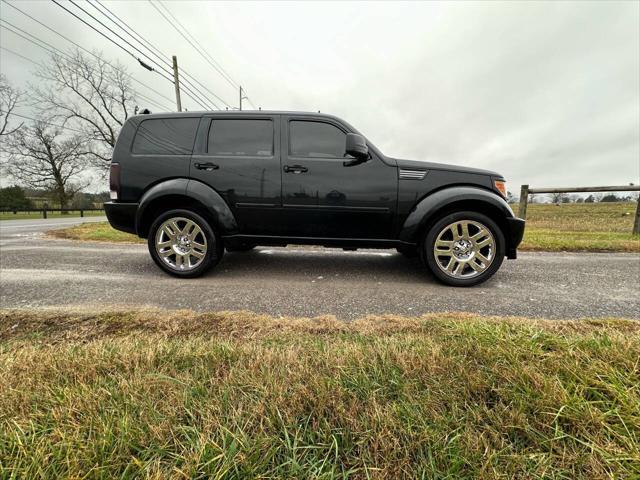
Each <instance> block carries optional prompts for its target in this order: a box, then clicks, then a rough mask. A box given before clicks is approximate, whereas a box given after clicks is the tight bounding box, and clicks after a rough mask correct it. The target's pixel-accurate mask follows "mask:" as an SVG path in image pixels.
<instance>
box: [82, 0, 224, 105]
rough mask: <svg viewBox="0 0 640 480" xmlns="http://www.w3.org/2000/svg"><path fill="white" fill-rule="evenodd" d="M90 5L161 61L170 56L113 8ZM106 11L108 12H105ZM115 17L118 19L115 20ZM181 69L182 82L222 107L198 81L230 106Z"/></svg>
mask: <svg viewBox="0 0 640 480" xmlns="http://www.w3.org/2000/svg"><path fill="white" fill-rule="evenodd" d="M89 5H91V6H92V7H93V8H94V9H95V10H97V11H98V12H100V13H101V14H102V15H103V16H104V17H106V18H107V19H109V20H110V21H111V22H112V23H113V24H114V25H116V26H118V28H120V29H121V30H122V31H123V32H125V33H126V34H127V35H129V36H130V37H131V38H133V39H135V41H137V42H138V43H140V44H141V46H142V47H144V48H145V49H146V50H147V51H149V52H150V53H151V54H152V55H153V56H154V57H156V58H158V59H160V61H161V62H164V61H166V59H167V58H169V56H168V55H166V54H165V53H163V52H162V51H160V49H159V48H158V47H156V46H155V45H153V44H152V43H151V42H150V41H148V40H147V39H146V38H144V37H143V36H142V35H140V34H139V33H138V32H136V31H135V30H134V29H133V28H131V27H130V26H129V24H127V23H126V22H125V21H124V20H122V19H121V18H120V17H118V16H117V15H116V14H114V13H113V12H112V11H111V10H109V8H108V7H106V6H105V5H103V4H102V3H100V2H90V3H89ZM97 5H100V7H101V8H102V10H101V9H100V8H98V6H97ZM105 11H106V12H107V13H105ZM114 18H115V19H116V20H117V21H116V20H114ZM179 71H181V72H182V74H183V80H182V82H183V83H187V84H188V85H191V87H192V88H194V89H196V91H198V92H199V93H200V94H201V95H202V96H203V97H205V98H206V99H207V100H208V101H209V102H210V103H211V104H212V105H213V106H215V107H216V108H217V109H220V106H219V105H217V104H216V103H215V102H213V101H212V100H211V99H210V98H209V97H207V96H206V95H205V94H204V93H202V92H201V91H200V90H198V89H197V88H196V87H194V86H193V85H192V84H191V82H193V83H196V84H197V85H198V86H199V87H201V88H202V89H204V90H206V91H207V92H208V93H209V94H210V95H212V96H213V97H215V98H216V99H218V100H219V101H220V102H222V103H223V104H224V105H227V106H230V105H229V104H228V103H227V102H226V101H225V100H224V99H223V98H221V97H220V96H218V95H217V94H216V93H215V92H212V91H211V90H210V89H209V88H208V87H207V86H206V85H204V84H203V83H202V82H200V81H199V80H198V79H197V78H195V77H194V76H193V75H191V74H190V73H189V72H187V71H186V70H185V69H184V68H182V67H179Z"/></svg>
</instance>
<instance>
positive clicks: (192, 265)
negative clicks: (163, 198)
mask: <svg viewBox="0 0 640 480" xmlns="http://www.w3.org/2000/svg"><path fill="white" fill-rule="evenodd" d="M147 244H148V246H149V253H151V257H152V258H153V260H154V261H155V262H156V264H157V265H158V266H159V267H160V268H162V269H163V270H164V271H165V272H167V273H169V274H171V275H174V276H176V277H182V278H193V277H198V276H200V275H202V274H203V273H205V272H206V271H207V270H209V269H210V268H211V267H213V266H214V265H215V264H217V263H218V262H219V261H220V259H221V258H222V253H223V249H222V243H221V242H220V239H219V237H218V236H217V235H216V233H215V231H214V230H213V228H212V227H211V226H210V225H209V223H208V222H207V221H206V220H205V219H204V218H202V217H201V216H200V215H198V214H197V213H195V212H193V211H191V210H183V209H176V210H170V211H168V212H165V213H163V214H162V215H160V216H159V217H158V218H156V220H155V221H154V222H153V225H151V229H150V231H149V238H148V242H147Z"/></svg>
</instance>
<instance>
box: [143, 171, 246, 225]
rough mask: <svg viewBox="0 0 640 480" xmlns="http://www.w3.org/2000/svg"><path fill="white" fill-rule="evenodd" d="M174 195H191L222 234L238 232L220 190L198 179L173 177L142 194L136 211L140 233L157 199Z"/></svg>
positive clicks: (234, 220)
mask: <svg viewBox="0 0 640 480" xmlns="http://www.w3.org/2000/svg"><path fill="white" fill-rule="evenodd" d="M174 195H180V196H182V197H189V198H190V199H191V200H194V201H195V202H197V203H199V204H200V205H201V207H202V208H204V210H205V211H206V212H207V213H208V214H209V215H210V216H211V218H212V219H213V220H214V222H215V225H216V227H217V228H219V229H220V233H221V234H223V235H227V234H233V233H236V232H237V230H238V224H237V223H236V219H235V217H234V216H233V213H232V212H231V209H230V208H229V206H228V205H227V203H226V202H225V201H224V200H223V198H222V197H221V196H220V194H219V193H218V192H216V191H215V190H214V189H213V188H211V187H209V186H208V185H206V184H204V183H202V182H198V181H196V180H190V179H188V178H173V179H171V180H166V181H164V182H161V183H159V184H157V185H154V186H153V187H151V188H150V189H149V190H147V191H146V192H145V193H144V195H142V198H141V199H140V204H139V206H138V211H137V213H136V230H137V232H138V234H141V233H142V232H141V226H142V225H144V216H145V211H146V210H147V208H148V207H149V206H150V205H152V204H153V203H154V201H156V200H160V199H161V198H163V197H169V196H174Z"/></svg>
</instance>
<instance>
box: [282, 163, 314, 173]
mask: <svg viewBox="0 0 640 480" xmlns="http://www.w3.org/2000/svg"><path fill="white" fill-rule="evenodd" d="M284 171H285V173H304V172H308V171H309V169H308V168H307V167H303V166H302V165H285V166H284Z"/></svg>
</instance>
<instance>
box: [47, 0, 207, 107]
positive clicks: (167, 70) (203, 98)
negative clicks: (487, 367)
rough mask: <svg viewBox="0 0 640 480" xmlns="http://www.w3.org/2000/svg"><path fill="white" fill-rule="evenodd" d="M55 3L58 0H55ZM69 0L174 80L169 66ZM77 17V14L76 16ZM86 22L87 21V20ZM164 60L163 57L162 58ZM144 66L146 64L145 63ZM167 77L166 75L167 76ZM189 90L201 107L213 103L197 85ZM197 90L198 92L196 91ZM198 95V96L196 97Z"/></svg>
mask: <svg viewBox="0 0 640 480" xmlns="http://www.w3.org/2000/svg"><path fill="white" fill-rule="evenodd" d="M53 1H54V2H55V3H58V2H56V0H53ZM69 2H70V3H71V4H73V5H74V6H75V7H76V8H78V9H80V10H81V11H82V12H84V13H85V14H86V15H88V16H89V17H91V18H92V19H93V20H95V21H96V22H98V23H99V24H100V25H102V26H103V27H104V28H106V29H107V30H108V31H109V32H110V33H112V34H113V35H115V36H116V37H118V38H119V39H120V40H122V41H123V42H125V43H126V44H127V45H129V46H130V47H131V48H133V49H134V50H135V51H136V52H138V53H139V54H140V55H142V56H143V57H144V58H145V59H146V60H149V61H150V62H151V63H155V64H156V66H158V68H160V69H161V70H162V71H163V72H164V73H165V74H168V75H169V81H171V82H173V80H172V79H171V78H170V77H171V76H172V75H173V72H172V71H171V69H170V68H167V67H166V66H164V65H163V64H162V63H158V62H157V61H153V60H150V59H149V57H148V54H145V53H143V52H142V51H141V50H140V49H139V48H137V47H136V46H135V45H133V44H132V43H131V42H129V41H128V40H126V39H125V38H122V36H120V35H119V34H118V33H116V32H114V31H113V30H112V29H111V28H110V27H108V26H107V25H105V24H104V23H103V22H101V21H100V20H99V19H97V18H96V17H94V16H93V15H92V14H91V13H89V12H88V11H86V10H85V9H84V8H82V7H81V6H80V5H78V4H77V3H76V2H74V0H69ZM76 18H77V16H76ZM85 23H86V22H85ZM92 28H93V27H92ZM93 29H94V30H96V29H95V28H93ZM137 60H138V62H140V63H141V64H142V63H143V62H141V59H140V58H137ZM161 61H162V59H161ZM143 66H144V65H143ZM152 71H156V72H157V70H155V69H154V70H152ZM165 78H166V77H165ZM189 90H192V91H191V95H188V96H189V97H190V98H192V99H193V100H194V101H196V103H198V104H199V105H200V106H201V107H203V108H205V109H206V108H209V106H208V105H206V104H207V102H209V103H212V102H211V100H210V99H208V98H207V96H206V95H204V94H203V93H202V92H201V91H200V90H198V89H197V88H196V87H195V86H193V85H191V84H189V88H188V89H185V91H186V92H187V93H188V92H189ZM196 92H197V93H196ZM194 97H196V98H197V100H196V98H194Z"/></svg>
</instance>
